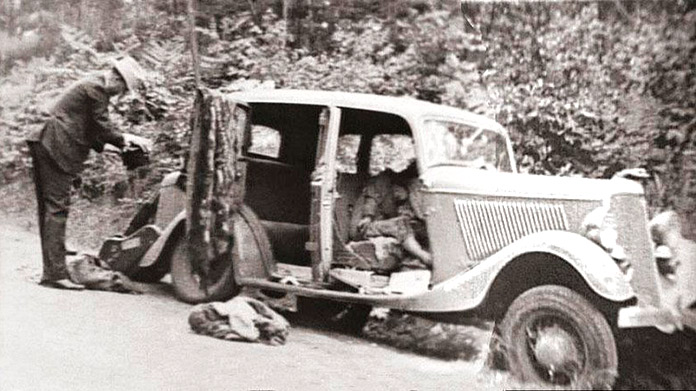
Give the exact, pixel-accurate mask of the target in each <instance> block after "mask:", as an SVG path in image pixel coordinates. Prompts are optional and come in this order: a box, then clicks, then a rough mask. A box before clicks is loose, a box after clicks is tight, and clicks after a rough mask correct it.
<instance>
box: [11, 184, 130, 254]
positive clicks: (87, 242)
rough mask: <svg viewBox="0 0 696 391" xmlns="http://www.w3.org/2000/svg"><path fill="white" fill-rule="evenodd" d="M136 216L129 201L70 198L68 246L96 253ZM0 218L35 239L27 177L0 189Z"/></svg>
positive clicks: (33, 201) (36, 229) (30, 186)
mask: <svg viewBox="0 0 696 391" xmlns="http://www.w3.org/2000/svg"><path fill="white" fill-rule="evenodd" d="M134 213H135V203H134V202H132V201H130V200H125V201H123V202H118V201H112V200H111V199H110V198H109V197H102V198H101V199H100V200H98V201H94V202H92V201H88V200H86V199H84V198H78V197H75V196H73V197H72V205H71V206H70V215H69V218H68V227H67V233H66V242H67V246H68V247H69V248H71V249H74V250H78V251H86V252H98V251H99V248H100V247H101V244H102V242H103V241H104V239H106V238H108V237H110V236H112V235H114V234H117V233H120V232H121V231H123V230H124V229H125V228H126V226H127V224H128V222H129V221H130V218H131V217H132V215H133V214H134ZM0 218H2V219H3V220H8V221H10V222H12V223H13V224H15V225H17V226H19V227H22V228H23V229H25V230H27V231H30V232H33V233H36V234H37V235H38V232H39V227H38V221H37V219H38V218H37V214H36V196H35V193H34V184H33V182H32V181H31V179H29V178H28V177H24V178H21V179H19V180H16V181H14V182H11V183H9V184H6V185H3V186H2V187H0Z"/></svg>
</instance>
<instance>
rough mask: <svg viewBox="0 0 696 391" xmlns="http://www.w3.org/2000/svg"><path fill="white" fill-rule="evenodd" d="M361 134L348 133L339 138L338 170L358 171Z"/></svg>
mask: <svg viewBox="0 0 696 391" xmlns="http://www.w3.org/2000/svg"><path fill="white" fill-rule="evenodd" d="M358 148H360V135H359V134H346V135H343V136H341V137H339V139H338V154H337V155H336V162H337V165H336V170H337V171H338V172H341V173H345V174H356V173H357V172H358Z"/></svg>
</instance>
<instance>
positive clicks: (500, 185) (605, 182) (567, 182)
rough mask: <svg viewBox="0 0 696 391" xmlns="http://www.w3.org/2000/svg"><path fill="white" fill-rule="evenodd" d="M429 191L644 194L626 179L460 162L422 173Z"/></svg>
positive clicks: (589, 196)
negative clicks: (520, 170)
mask: <svg viewBox="0 0 696 391" xmlns="http://www.w3.org/2000/svg"><path fill="white" fill-rule="evenodd" d="M421 180H422V182H423V184H424V186H425V188H426V190H427V191H431V192H447V193H462V194H472V195H476V194H480V195H489V196H490V195H494V196H503V197H508V196H509V197H524V198H540V199H578V200H602V199H605V198H607V197H610V196H611V195H615V194H635V195H643V187H642V186H641V185H640V183H638V182H635V181H631V180H627V179H621V178H616V179H590V178H580V177H560V176H546V175H531V174H517V173H506V172H497V171H487V170H480V169H472V168H466V167H458V166H439V167H431V168H429V169H427V170H426V172H425V173H424V174H423V175H422V176H421Z"/></svg>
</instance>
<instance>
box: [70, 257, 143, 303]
mask: <svg viewBox="0 0 696 391" xmlns="http://www.w3.org/2000/svg"><path fill="white" fill-rule="evenodd" d="M67 266H68V273H69V274H70V280H72V281H73V282H75V283H77V284H82V285H84V286H85V288H87V289H92V290H99V291H109V292H119V293H134V294H139V293H142V292H140V290H138V289H137V287H136V286H135V284H134V283H133V282H132V281H131V280H130V279H129V278H128V277H126V276H125V275H124V274H123V273H121V272H117V271H113V270H111V269H110V268H109V265H107V264H106V263H104V262H101V261H100V260H99V258H97V257H95V256H93V255H90V254H84V253H82V254H79V255H77V256H76V257H74V258H73V259H72V260H70V261H68V262H67Z"/></svg>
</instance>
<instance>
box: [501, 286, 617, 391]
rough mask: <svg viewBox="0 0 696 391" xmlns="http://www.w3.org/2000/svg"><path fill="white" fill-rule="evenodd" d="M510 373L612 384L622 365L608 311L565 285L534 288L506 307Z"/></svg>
mask: <svg viewBox="0 0 696 391" xmlns="http://www.w3.org/2000/svg"><path fill="white" fill-rule="evenodd" d="M499 333H500V338H501V339H500V343H501V347H502V349H503V352H504V356H505V359H506V361H507V367H508V368H509V369H510V372H512V374H513V375H514V376H516V377H518V378H519V379H521V380H523V381H528V382H532V383H536V384H552V385H561V386H566V385H580V386H594V385H596V384H597V382H601V383H603V384H604V385H606V384H607V383H610V385H611V384H613V381H614V378H615V376H616V373H617V367H618V354H617V349H616V343H615V340H614V335H613V333H612V329H611V327H610V326H609V323H608V322H607V320H606V319H605V318H604V315H603V314H602V313H601V312H600V311H599V310H597V309H596V308H595V307H594V306H593V305H592V304H591V303H590V302H588V301H587V300H586V299H585V298H584V297H583V296H581V295H580V294H578V293H576V292H575V291H573V290H571V289H568V288H566V287H562V286H556V285H543V286H539V287H535V288H532V289H530V290H528V291H526V292H524V293H523V294H521V295H520V296H519V297H517V299H515V300H514V301H513V302H512V304H511V305H510V307H509V308H508V310H507V312H506V314H505V316H504V318H503V320H502V322H501V323H500V327H499Z"/></svg>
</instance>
